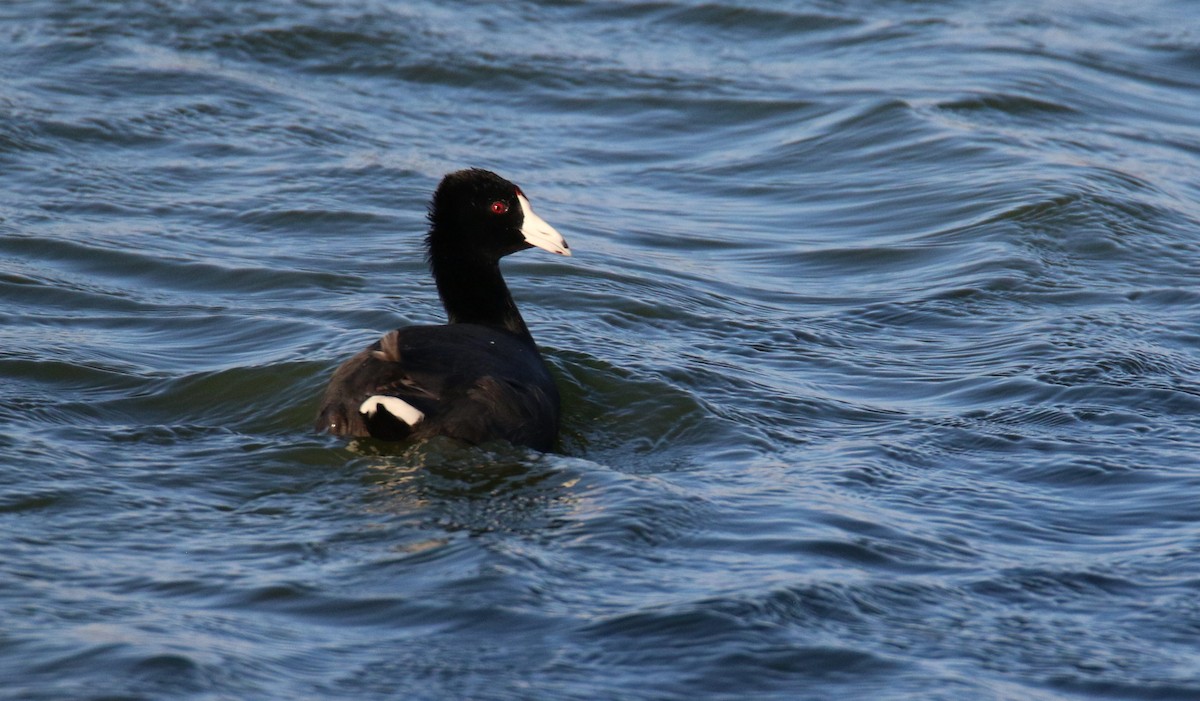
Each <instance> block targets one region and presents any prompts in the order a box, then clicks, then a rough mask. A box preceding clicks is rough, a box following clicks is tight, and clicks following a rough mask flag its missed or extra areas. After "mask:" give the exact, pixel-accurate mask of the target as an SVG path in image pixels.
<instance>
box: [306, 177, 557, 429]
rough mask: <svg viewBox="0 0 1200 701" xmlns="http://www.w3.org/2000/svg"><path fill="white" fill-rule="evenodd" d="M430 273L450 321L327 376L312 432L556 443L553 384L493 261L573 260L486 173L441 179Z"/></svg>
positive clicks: (521, 200)
mask: <svg viewBox="0 0 1200 701" xmlns="http://www.w3.org/2000/svg"><path fill="white" fill-rule="evenodd" d="M425 244H426V246H427V248H428V260H429V268H430V270H431V271H432V273H433V279H434V281H435V282H436V283H437V289H438V296H440V297H441V299H442V306H443V307H445V309H446V315H447V317H449V319H448V322H449V323H447V324H445V325H443V326H406V327H404V328H401V329H397V330H395V331H392V332H390V333H388V334H386V335H384V337H383V338H381V339H379V340H378V341H376V342H375V343H374V344H373V345H371V346H370V347H369V348H367V349H366V350H364V351H362V352H361V353H359V354H358V355H356V356H354V357H353V358H350V359H349V360H347V361H346V362H345V363H343V364H342V366H341V367H339V368H338V369H337V371H336V372H334V373H333V378H332V379H331V380H330V382H329V387H328V389H326V390H325V397H324V399H323V400H322V402H321V411H320V414H319V415H318V417H317V424H316V427H317V430H318V431H325V430H327V431H329V432H330V433H332V434H334V435H337V436H373V437H375V438H380V439H383V440H393V441H398V440H406V439H410V438H412V439H420V438H427V437H431V436H450V437H452V438H456V439H460V440H463V441H467V442H469V443H482V442H484V441H488V440H492V439H497V438H501V439H504V440H507V441H509V442H510V443H513V444H515V445H523V446H528V447H530V448H534V449H536V450H543V451H545V450H549V449H551V448H552V447H553V446H554V443H555V440H556V437H557V435H558V414H559V399H558V388H557V387H555V385H554V378H553V377H551V375H550V371H549V370H548V369H547V368H546V364H545V362H543V361H542V356H541V354H540V353H538V349H537V346H536V345H534V342H533V336H531V335H530V334H529V328H528V327H526V326H525V321H524V319H522V318H521V314H520V312H518V311H517V305H516V304H514V303H513V299H512V296H511V295H510V294H509V292H508V286H507V285H505V284H504V278H503V277H502V276H501V275H500V259H501V258H502V257H504V256H506V255H508V254H510V253H515V252H517V251H521V250H524V249H526V248H530V247H532V246H537V247H538V248H542V249H545V250H547V251H550V252H551V253H558V254H560V255H564V256H569V255H571V249H570V248H568V247H567V242H566V241H564V240H563V237H562V235H561V234H559V233H558V232H557V231H555V230H554V227H552V226H550V225H549V224H547V223H546V222H545V221H543V220H542V218H541V217H539V216H537V215H536V214H534V213H533V210H532V209H531V208H530V206H529V200H527V199H526V198H525V194H524V193H523V192H521V188H519V187H517V186H516V185H514V184H512V183H511V182H509V181H507V180H505V179H504V178H501V177H500V176H498V175H496V174H495V173H492V172H490V171H486V170H480V169H469V170H460V171H458V172H455V173H450V174H449V175H447V176H446V177H445V178H443V179H442V182H441V184H440V185H438V188H437V191H436V192H434V194H433V200H432V202H431V203H430V205H429V235H428V236H427V237H426V238H425Z"/></svg>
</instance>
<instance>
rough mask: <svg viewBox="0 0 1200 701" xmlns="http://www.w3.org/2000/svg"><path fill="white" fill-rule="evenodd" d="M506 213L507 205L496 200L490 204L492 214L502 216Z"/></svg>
mask: <svg viewBox="0 0 1200 701" xmlns="http://www.w3.org/2000/svg"><path fill="white" fill-rule="evenodd" d="M507 211H508V203H507V202H502V201H500V200H496V201H495V202H493V203H492V214H504V213H505V212H507Z"/></svg>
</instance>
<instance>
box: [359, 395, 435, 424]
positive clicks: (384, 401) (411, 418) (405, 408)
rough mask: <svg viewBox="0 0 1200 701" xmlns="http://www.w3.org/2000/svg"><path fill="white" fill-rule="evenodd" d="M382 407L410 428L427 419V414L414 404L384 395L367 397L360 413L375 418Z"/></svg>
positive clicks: (361, 405) (360, 408)
mask: <svg viewBox="0 0 1200 701" xmlns="http://www.w3.org/2000/svg"><path fill="white" fill-rule="evenodd" d="M381 406H382V407H383V410H384V411H386V412H387V413H389V414H391V415H392V416H395V417H396V418H397V419H400V420H401V421H403V422H404V423H406V424H408V425H409V426H415V425H416V424H417V422H418V421H420V420H421V419H423V418H425V412H423V411H421V410H420V409H418V408H416V407H415V406H413V405H412V404H409V403H408V402H406V401H404V400H403V399H397V398H396V397H389V396H387V395H384V394H374V395H371V396H370V397H367V401H365V402H363V403H362V404H360V405H359V407H358V412H359V413H360V414H366V415H367V416H375V412H377V411H379V408H380V407H381Z"/></svg>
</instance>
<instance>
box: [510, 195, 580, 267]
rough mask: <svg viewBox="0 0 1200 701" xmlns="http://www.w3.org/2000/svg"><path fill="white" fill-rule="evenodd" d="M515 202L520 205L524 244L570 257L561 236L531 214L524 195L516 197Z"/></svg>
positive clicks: (569, 249) (539, 218) (567, 247)
mask: <svg viewBox="0 0 1200 701" xmlns="http://www.w3.org/2000/svg"><path fill="white" fill-rule="evenodd" d="M517 201H518V202H520V203H521V214H522V215H524V217H525V223H523V224H521V236H523V237H525V243H527V244H529V245H530V246H537V247H538V248H541V249H543V250H546V251H550V252H551V253H557V254H559V255H563V256H569V255H571V247H570V246H568V245H567V242H566V240H565V239H563V237H562V234H560V233H558V231H556V230H555V229H554V227H553V226H550V225H549V224H547V223H546V220H545V219H542V218H541V217H539V216H538V215H536V214H534V213H533V208H531V207H530V206H529V200H527V199H525V195H517Z"/></svg>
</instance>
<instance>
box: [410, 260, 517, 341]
mask: <svg viewBox="0 0 1200 701" xmlns="http://www.w3.org/2000/svg"><path fill="white" fill-rule="evenodd" d="M429 267H430V268H431V269H432V271H433V279H434V281H436V282H437V289H438V296H439V297H441V299H442V306H443V307H444V308H445V309H446V316H447V317H449V322H450V323H451V324H480V325H482V326H492V327H497V328H502V329H505V330H506V331H509V332H511V333H513V334H516V335H517V336H519V337H521V338H522V339H525V340H527V341H529V342H530V343H533V337H532V336H531V335H530V334H529V328H528V327H527V326H525V320H524V319H522V318H521V313H520V312H519V311H517V305H516V303H514V302H513V298H512V295H511V294H509V292H508V285H506V284H505V283H504V277H503V276H502V275H501V274H500V263H499V261H495V260H489V259H487V258H463V257H461V256H455V257H451V256H439V255H437V252H436V251H431V252H430V256H429Z"/></svg>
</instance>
